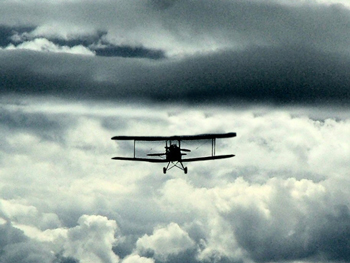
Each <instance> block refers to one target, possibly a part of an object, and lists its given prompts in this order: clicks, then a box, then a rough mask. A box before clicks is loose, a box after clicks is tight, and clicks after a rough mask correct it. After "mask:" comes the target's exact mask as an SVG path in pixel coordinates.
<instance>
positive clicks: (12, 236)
mask: <svg viewBox="0 0 350 263" xmlns="http://www.w3.org/2000/svg"><path fill="white" fill-rule="evenodd" d="M0 245H1V250H0V262H4V263H5V262H6V263H12V262H23V263H34V262H43V263H50V262H52V260H53V259H54V255H53V254H52V253H50V251H49V250H48V249H47V248H46V247H45V246H43V245H42V244H40V243H38V242H35V241H32V240H30V239H29V238H27V237H26V236H25V235H24V233H23V232H22V231H21V230H19V229H17V228H14V227H13V226H12V225H11V223H5V224H2V225H0Z"/></svg>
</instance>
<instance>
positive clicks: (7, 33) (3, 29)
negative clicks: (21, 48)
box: [0, 24, 35, 47]
mask: <svg viewBox="0 0 350 263" xmlns="http://www.w3.org/2000/svg"><path fill="white" fill-rule="evenodd" d="M34 29H35V27H28V26H22V27H21V26H7V25H1V24H0V47H6V46H8V45H9V44H11V43H13V42H15V41H14V39H13V37H14V36H15V35H17V34H23V33H26V32H30V31H32V30H34Z"/></svg>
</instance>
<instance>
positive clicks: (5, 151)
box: [0, 98, 350, 262]
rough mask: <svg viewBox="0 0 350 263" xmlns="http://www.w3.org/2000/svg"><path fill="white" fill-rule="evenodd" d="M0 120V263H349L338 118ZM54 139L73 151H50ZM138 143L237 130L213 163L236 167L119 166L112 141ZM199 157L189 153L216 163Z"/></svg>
mask: <svg viewBox="0 0 350 263" xmlns="http://www.w3.org/2000/svg"><path fill="white" fill-rule="evenodd" d="M1 111H2V113H4V115H2V116H7V117H5V118H2V119H1V120H0V121H1V124H2V125H1V129H2V132H3V134H4V137H3V143H2V146H1V163H2V169H1V171H0V178H1V180H0V188H1V205H0V217H1V220H0V222H1V224H2V225H1V226H2V227H3V229H7V230H6V231H11V233H12V234H11V235H7V236H6V235H3V236H2V237H3V239H1V242H2V244H4V245H5V246H6V247H7V251H8V252H6V254H1V256H0V258H1V260H5V259H6V260H7V259H8V261H9V262H10V258H12V256H11V255H15V254H13V253H15V251H17V250H18V249H21V251H23V255H24V254H25V255H30V253H32V252H33V251H37V249H39V250H41V251H42V254H40V255H42V257H44V258H45V259H44V260H43V261H44V262H45V260H47V262H50V261H52V260H56V261H58V262H78V261H80V262H89V260H94V261H95V262H96V261H99V262H113V260H114V261H118V262H124V261H125V262H129V261H130V262H156V261H159V262H165V261H167V262H178V261H179V260H180V261H182V262H205V261H215V262H237V261H252V262H262V261H282V260H293V261H300V262H311V261H318V260H321V259H322V258H323V259H324V258H326V259H327V260H329V261H334V260H347V259H348V253H347V250H346V246H347V243H348V238H347V237H348V233H347V232H348V224H349V222H350V221H349V216H348V215H349V210H348V207H349V203H348V200H349V198H348V194H347V193H348V192H349V191H348V190H349V189H348V187H347V186H348V185H349V184H348V179H347V178H348V176H347V175H348V171H349V167H348V166H349V161H348V157H349V156H350V155H349V151H348V150H349V147H348V143H347V141H348V140H346V139H345V138H347V135H348V133H349V121H348V117H346V116H349V113H348V111H345V110H343V111H342V112H341V114H339V115H338V117H337V119H335V118H333V119H322V116H323V112H327V111H328V113H329V110H327V109H324V111H322V109H310V108H307V109H304V111H302V110H301V109H300V108H296V109H294V110H293V109H292V108H291V109H289V110H287V109H285V108H267V107H265V108H251V109H249V110H247V109H239V108H237V109H236V110H235V111H233V110H232V109H231V108H227V107H221V108H218V107H212V108H210V107H206V108H193V107H192V108H185V107H182V108H180V107H176V106H174V107H171V108H170V107H168V108H167V109H166V110H164V109H163V110H162V111H160V110H159V108H158V106H156V105H155V106H148V107H146V106H140V105H136V104H134V105H132V106H127V105H120V104H118V105H117V104H108V105H107V104H98V103H96V102H95V104H93V103H88V102H86V103H79V104H77V103H73V102H69V101H63V100H51V101H49V100H46V101H40V100H39V99H38V98H36V99H29V98H28V99H27V100H24V101H12V102H11V101H7V102H6V103H5V101H3V102H2V105H1ZM309 116H313V118H310V117H309ZM16 119H21V120H29V121H27V122H26V121H15V120H16ZM28 123H29V124H30V125H28ZM106 123H109V124H106ZM189 123H191V125H189ZM53 124H54V125H53ZM26 126H28V127H29V129H25V127H26ZM36 126H37V128H34V127H36ZM55 127H59V129H57V132H58V133H60V134H61V135H62V136H63V138H64V140H62V139H60V138H59V137H55V136H53V137H51V139H50V140H47V139H46V138H47V136H46V135H47V134H50V133H55V129H56V128H55ZM136 131H138V133H139V134H144V133H149V134H152V133H153V134H154V135H156V134H169V135H170V134H196V133H203V132H217V131H219V132H224V131H235V132H237V134H238V136H237V138H234V139H230V140H218V141H217V146H218V149H217V150H218V151H221V152H222V153H234V154H236V156H235V157H234V158H233V159H230V160H220V161H213V162H210V163H209V162H208V163H205V162H203V163H191V164H189V165H188V166H189V175H190V177H188V176H189V175H184V174H183V173H182V172H181V171H180V170H179V171H177V170H172V172H171V173H169V174H167V175H166V176H164V175H161V176H160V174H161V173H162V172H161V166H158V165H156V164H148V163H127V162H114V161H112V160H111V159H110V158H111V157H112V156H114V155H125V154H128V152H127V151H126V150H127V149H126V148H125V147H122V146H121V145H120V144H114V143H113V142H112V141H111V140H110V138H111V137H112V136H113V135H117V134H133V133H137V132H136ZM197 146H198V145H197ZM197 146H194V145H190V146H189V147H190V148H191V149H192V150H193V154H197V153H198V154H205V153H208V151H207V150H208V149H209V148H207V147H206V145H205V144H203V145H201V146H200V147H199V148H198V149H196V148H197ZM162 147H163V145H161V147H160V148H162ZM155 150H158V149H155ZM196 151H197V153H196ZM209 152H210V149H209ZM330 152H332V156H330ZM252 153H254V154H252ZM191 154H192V153H191ZM6 222H8V223H6ZM5 236H6V237H7V238H5ZM324 237H327V238H326V239H325V238H324ZM339 240H340V241H341V243H342V244H344V245H342V246H341V245H339V243H338V242H339ZM22 246H23V247H24V248H25V249H24V248H23V249H22V248H19V247H22ZM24 252H25V253H24ZM4 253H5V252H4ZM38 255H39V254H38ZM23 258H25V257H23ZM17 262H21V260H17ZM22 262H26V261H25V260H24V259H23V261H22Z"/></svg>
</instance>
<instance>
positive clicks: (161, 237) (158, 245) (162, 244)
mask: <svg viewBox="0 0 350 263" xmlns="http://www.w3.org/2000/svg"><path fill="white" fill-rule="evenodd" d="M193 247H194V242H193V241H192V239H191V238H190V237H189V235H188V234H187V233H186V232H185V231H184V230H182V229H181V228H180V227H179V225H178V224H176V223H170V224H169V225H168V226H166V227H164V228H158V229H155V230H154V232H153V234H152V235H151V236H148V235H144V236H143V237H141V238H139V239H138V240H137V242H136V249H137V250H138V251H140V252H141V254H142V253H143V251H145V252H147V250H151V251H153V252H154V253H155V257H156V258H157V257H159V258H161V259H163V260H164V259H166V258H167V256H168V255H174V254H175V255H176V254H179V253H180V252H183V251H185V250H187V249H193Z"/></svg>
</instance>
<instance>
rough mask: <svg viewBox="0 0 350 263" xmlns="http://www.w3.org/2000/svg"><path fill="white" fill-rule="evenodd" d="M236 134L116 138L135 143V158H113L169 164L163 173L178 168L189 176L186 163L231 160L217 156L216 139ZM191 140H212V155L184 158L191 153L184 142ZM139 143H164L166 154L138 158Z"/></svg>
mask: <svg viewBox="0 0 350 263" xmlns="http://www.w3.org/2000/svg"><path fill="white" fill-rule="evenodd" d="M235 136H236V133H235V132H229V133H216V134H215V133H214V134H199V135H181V136H178V135H175V136H114V137H112V140H116V141H118V140H119V141H126V140H132V141H134V156H133V157H113V158H112V159H113V160H124V161H140V162H151V163H168V164H167V166H165V167H163V173H164V174H166V172H167V171H168V170H170V169H172V168H174V167H177V168H179V169H181V170H183V171H184V173H185V174H187V171H188V169H187V167H185V166H184V165H183V163H186V162H197V161H208V160H217V159H224V158H231V157H233V156H234V155H233V154H226V155H215V147H216V139H220V138H232V137H235ZM189 140H211V155H209V156H202V157H195V158H183V156H184V155H187V154H186V153H184V152H191V150H189V149H185V148H181V142H182V141H189ZM137 141H164V142H165V152H162V153H149V154H147V156H149V157H155V156H157V157H160V158H139V157H136V150H135V148H136V142H137Z"/></svg>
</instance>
